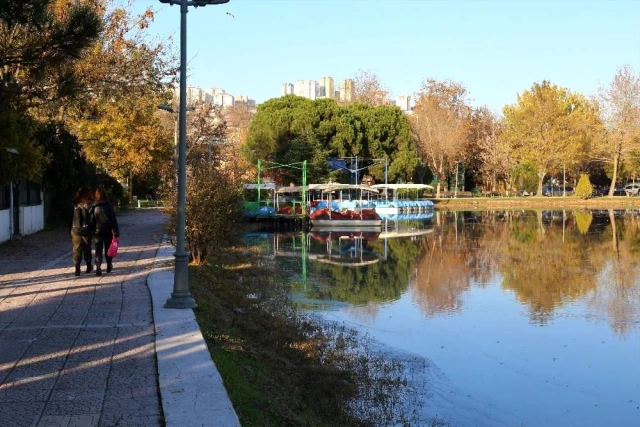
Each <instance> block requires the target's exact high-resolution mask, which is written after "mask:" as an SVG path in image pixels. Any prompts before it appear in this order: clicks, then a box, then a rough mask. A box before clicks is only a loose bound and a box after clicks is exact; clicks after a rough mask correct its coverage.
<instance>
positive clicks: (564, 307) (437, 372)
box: [247, 210, 640, 426]
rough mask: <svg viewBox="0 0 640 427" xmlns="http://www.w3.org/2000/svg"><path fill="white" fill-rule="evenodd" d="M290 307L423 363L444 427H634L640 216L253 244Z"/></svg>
mask: <svg viewBox="0 0 640 427" xmlns="http://www.w3.org/2000/svg"><path fill="white" fill-rule="evenodd" d="M247 239H248V240H249V241H251V242H252V243H256V244H260V245H261V246H262V247H263V248H264V250H265V252H266V254H267V255H268V256H269V257H271V258H273V259H275V260H276V262H277V265H278V267H279V268H280V269H281V271H283V274H284V276H285V277H286V278H287V280H290V282H291V284H292V293H293V298H294V300H295V301H298V302H300V303H301V304H303V306H304V307H305V308H308V309H309V310H311V311H313V312H314V313H315V314H317V315H319V316H321V317H322V318H324V319H326V320H328V321H334V322H340V323H344V324H345V325H346V326H348V327H352V328H354V329H357V330H358V331H360V332H362V333H365V334H367V335H368V336H369V337H370V338H372V339H373V340H375V341H376V342H377V343H379V344H380V346H382V347H384V348H387V349H389V351H390V352H394V353H398V352H400V353H403V354H407V355H410V356H414V357H418V358H424V360H426V361H427V362H428V366H427V368H425V372H423V375H424V377H425V379H426V380H427V391H426V392H425V393H426V394H425V407H424V408H423V411H424V413H425V414H427V415H430V416H435V415H437V416H438V417H440V418H441V419H444V420H445V421H447V422H449V423H450V424H451V425H460V426H468V425H482V426H485V425H486V426H496V425H505V426H514V425H526V426H541V425H545V426H603V425H612V426H638V425H640V258H639V257H638V255H639V254H640V211H638V210H628V211H623V210H600V211H597V210H590V211H588V210H581V211H569V210H564V211H563V210H554V211H484V212H483V211H477V212H476V211H474V212H470V211H458V212H440V211H437V212H434V213H433V214H427V215H422V216H421V217H418V218H408V219H407V218H405V219H402V220H388V221H387V228H385V231H384V232H382V233H380V232H353V233H349V232H340V233H338V232H322V231H314V230H312V232H311V233H306V234H304V233H252V234H250V235H247Z"/></svg>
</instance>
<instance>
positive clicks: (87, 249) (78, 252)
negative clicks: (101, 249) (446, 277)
mask: <svg viewBox="0 0 640 427" xmlns="http://www.w3.org/2000/svg"><path fill="white" fill-rule="evenodd" d="M71 242H73V263H74V264H80V262H81V261H82V258H84V260H85V261H86V262H87V265H90V264H91V237H89V236H79V235H77V234H75V233H73V232H71Z"/></svg>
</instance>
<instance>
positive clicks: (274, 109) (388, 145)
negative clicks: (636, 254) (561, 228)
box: [245, 66, 640, 195]
mask: <svg viewBox="0 0 640 427" xmlns="http://www.w3.org/2000/svg"><path fill="white" fill-rule="evenodd" d="M356 80H357V84H356V91H357V93H356V94H355V97H354V98H355V100H356V101H355V102H353V103H347V104H345V103H341V104H339V103H338V102H336V101H333V100H329V99H319V100H315V101H311V100H308V99H305V98H301V97H297V96H294V95H288V96H285V97H281V98H274V99H271V100H269V101H267V102H265V103H264V104H261V105H260V106H259V107H258V110H257V113H256V115H255V117H254V118H253V120H252V122H251V124H250V126H249V129H248V133H247V137H246V142H245V148H246V149H245V152H250V153H252V155H253V156H254V157H255V158H261V159H265V160H270V161H272V162H276V163H291V162H299V161H302V160H307V162H308V164H309V172H308V178H309V182H312V181H319V180H327V179H332V180H334V179H339V180H340V179H341V180H348V175H344V174H343V175H339V174H336V173H332V172H331V171H330V170H329V169H328V164H329V163H328V160H329V159H331V158H345V157H346V158H350V157H355V156H359V157H361V158H363V159H379V158H384V159H387V160H388V164H389V173H388V179H389V182H410V181H413V182H422V181H423V180H424V178H425V177H426V178H427V181H429V182H428V183H432V184H434V185H435V186H436V189H437V195H440V192H441V190H443V189H448V188H450V186H451V185H452V179H451V176H452V175H453V174H455V173H456V170H459V171H460V173H461V176H460V178H461V179H460V182H462V181H464V182H465V187H466V189H468V190H471V189H476V190H477V191H510V192H515V191H518V190H526V191H528V192H536V193H537V194H538V195H542V188H543V185H545V183H546V182H547V181H549V180H550V179H551V178H559V179H560V180H561V179H562V177H563V176H565V177H566V180H567V185H575V183H577V180H578V178H579V177H580V176H581V175H582V174H587V175H588V176H589V177H590V178H591V180H592V181H593V182H594V183H596V184H599V185H608V186H609V195H613V193H614V189H615V186H616V183H618V182H620V181H624V180H630V179H636V178H638V177H639V172H640V161H639V159H640V75H639V74H638V73H637V72H636V71H634V70H633V69H632V68H631V67H629V66H624V67H621V68H619V69H618V71H617V73H616V75H615V77H614V79H613V80H612V82H611V83H610V84H609V85H608V86H606V87H601V88H600V89H599V91H598V93H597V94H596V95H595V96H593V97H592V98H587V97H585V96H583V95H581V94H579V93H575V92H572V91H570V90H569V89H566V88H563V87H559V86H557V85H554V84H552V83H551V82H548V81H542V82H540V83H534V84H533V85H532V86H531V88H529V89H527V90H525V91H523V92H522V93H521V94H519V95H518V98H517V100H516V102H515V103H514V104H507V105H505V106H504V108H503V111H502V115H498V114H497V113H495V112H492V111H491V110H490V109H488V108H487V107H475V108H474V107H472V106H471V103H470V100H469V95H468V92H467V89H466V88H465V86H464V85H463V84H462V83H459V82H454V81H450V80H437V79H431V78H428V79H425V81H424V82H423V84H422V87H421V89H420V91H419V92H418V93H417V94H416V102H415V108H414V109H413V111H412V112H411V114H407V115H405V114H403V113H402V112H401V111H400V109H399V108H396V107H394V106H390V105H384V102H383V101H382V98H381V97H380V94H381V93H386V90H385V89H384V86H383V85H382V84H381V83H380V82H379V78H378V76H377V75H376V74H375V73H372V72H362V71H361V72H359V73H358V74H357V75H356ZM367 162H369V163H370V164H371V165H372V166H371V168H370V170H369V171H368V173H369V174H370V175H371V176H373V177H374V178H375V179H376V181H378V182H380V181H381V180H382V179H383V175H384V171H383V170H382V169H381V167H380V165H379V164H376V162H375V161H373V160H364V161H363V163H362V165H363V166H366V164H367ZM279 173H281V174H284V175H287V176H281V177H277V176H276V178H278V179H282V180H285V179H291V180H293V179H295V178H296V177H295V176H290V175H291V173H290V172H279ZM361 173H363V172H361ZM462 178H464V179H462ZM298 179H299V178H298Z"/></svg>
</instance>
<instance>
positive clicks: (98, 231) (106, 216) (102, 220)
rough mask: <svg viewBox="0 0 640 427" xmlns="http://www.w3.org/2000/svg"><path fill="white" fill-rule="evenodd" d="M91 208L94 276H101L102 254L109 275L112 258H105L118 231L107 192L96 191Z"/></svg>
mask: <svg viewBox="0 0 640 427" xmlns="http://www.w3.org/2000/svg"><path fill="white" fill-rule="evenodd" d="M93 200H94V201H93V207H92V215H91V224H92V228H93V230H94V234H93V244H94V245H95V249H96V253H95V259H96V276H101V275H102V268H101V266H102V254H104V255H105V258H106V259H107V273H111V270H112V269H113V258H111V257H109V256H107V251H108V250H109V246H111V240H113V238H114V237H120V229H119V228H118V220H117V219H116V213H115V210H114V209H113V205H111V202H110V201H109V198H108V197H107V192H106V191H105V190H103V189H102V188H98V189H96V191H95V193H94V195H93Z"/></svg>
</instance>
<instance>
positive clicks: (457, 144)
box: [412, 79, 470, 197]
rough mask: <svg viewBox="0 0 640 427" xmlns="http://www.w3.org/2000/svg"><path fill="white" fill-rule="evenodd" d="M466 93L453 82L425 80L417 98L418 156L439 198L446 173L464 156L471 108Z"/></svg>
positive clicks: (459, 85)
mask: <svg viewBox="0 0 640 427" xmlns="http://www.w3.org/2000/svg"><path fill="white" fill-rule="evenodd" d="M467 101H468V100H467V89H466V88H465V87H464V86H463V85H462V84H461V83H456V82H453V81H438V80H435V79H426V80H425V81H424V82H423V83H422V88H421V90H420V92H419V93H418V95H417V99H416V106H415V109H414V113H413V115H412V124H413V128H414V133H415V137H416V140H417V148H418V153H419V154H420V156H421V157H422V159H423V160H424V162H425V164H427V165H428V166H429V167H430V168H431V170H432V172H433V173H434V175H435V176H436V179H437V181H438V182H437V186H436V197H440V190H441V183H442V182H444V181H445V180H446V176H445V174H446V171H447V170H448V169H449V168H450V167H451V165H453V164H454V163H455V162H456V161H458V160H459V159H460V158H461V157H462V156H463V154H464V147H465V140H466V137H467V123H468V118H469V114H470V108H469V106H468V105H467Z"/></svg>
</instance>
